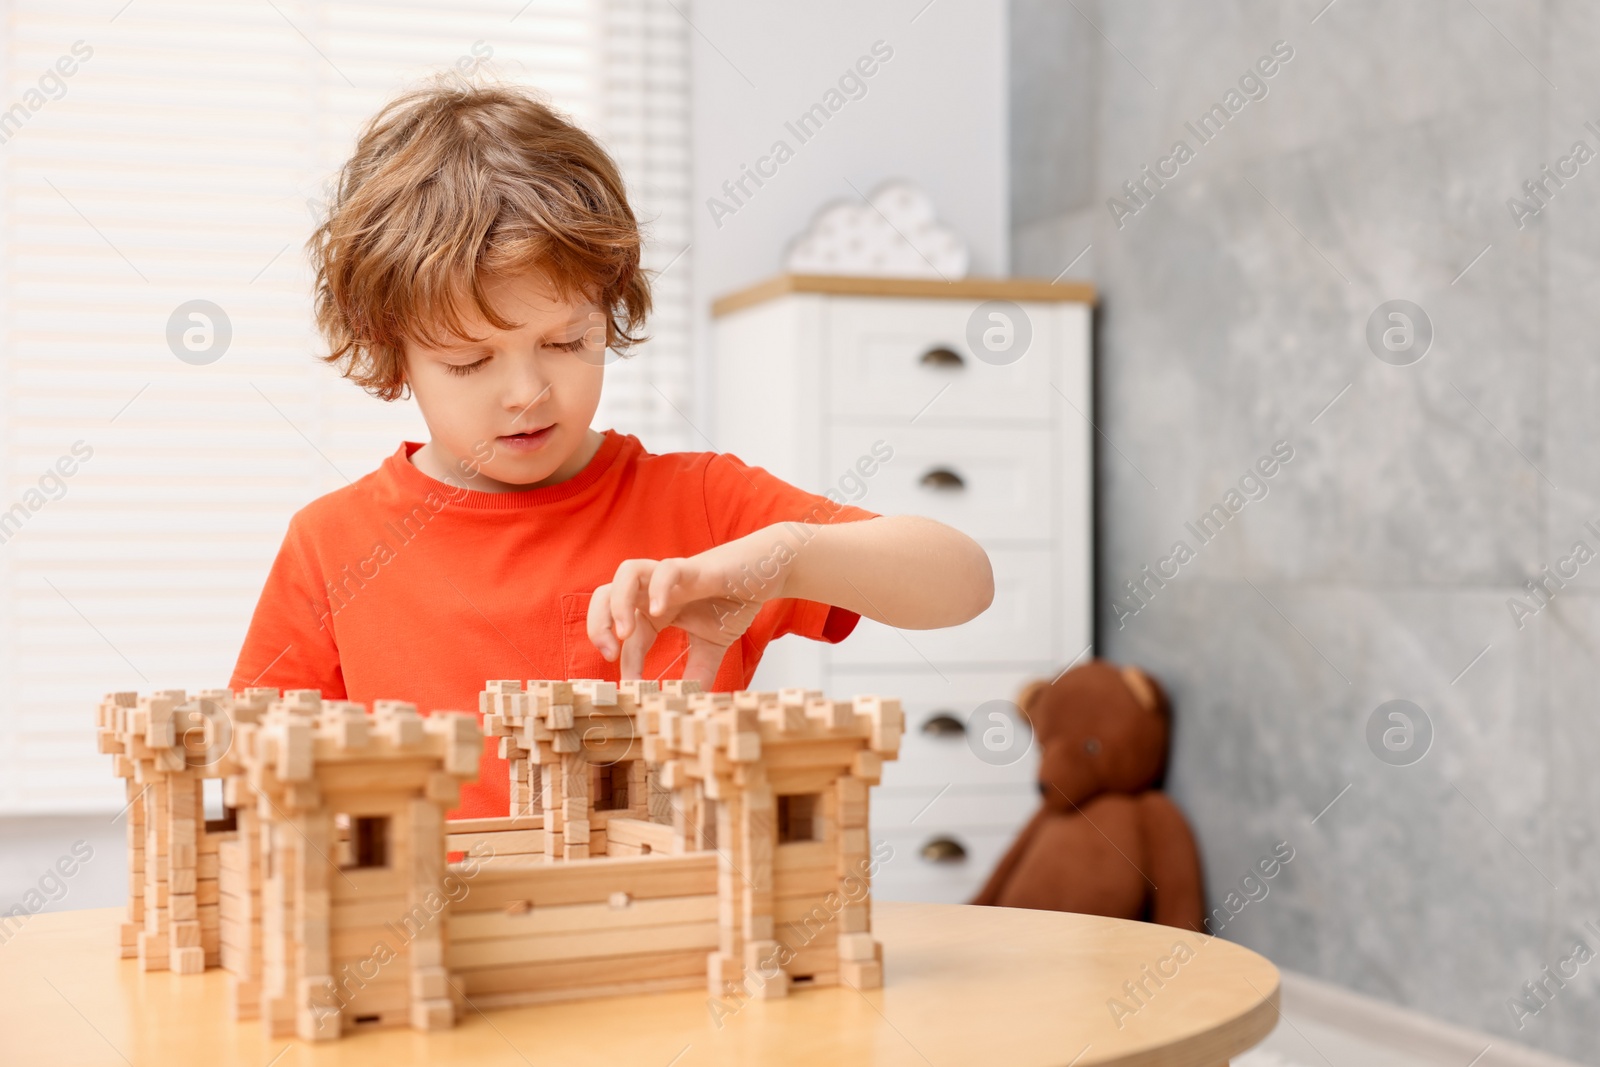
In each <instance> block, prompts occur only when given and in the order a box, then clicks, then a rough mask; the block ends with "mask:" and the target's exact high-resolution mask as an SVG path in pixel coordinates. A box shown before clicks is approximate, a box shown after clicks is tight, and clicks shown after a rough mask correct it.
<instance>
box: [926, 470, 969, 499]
mask: <svg viewBox="0 0 1600 1067" xmlns="http://www.w3.org/2000/svg"><path fill="white" fill-rule="evenodd" d="M966 487H967V483H966V482H965V481H963V480H962V478H961V475H959V474H957V473H956V472H955V471H953V470H950V469H949V468H948V467H935V468H933V470H931V471H929V472H928V473H927V474H924V475H923V476H922V488H924V489H930V490H932V491H933V492H935V493H957V492H960V491H961V490H963V489H965V488H966Z"/></svg>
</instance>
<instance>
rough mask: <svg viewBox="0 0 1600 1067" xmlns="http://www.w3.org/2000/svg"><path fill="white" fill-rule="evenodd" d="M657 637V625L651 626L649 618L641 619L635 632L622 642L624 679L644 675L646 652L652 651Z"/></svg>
mask: <svg viewBox="0 0 1600 1067" xmlns="http://www.w3.org/2000/svg"><path fill="white" fill-rule="evenodd" d="M655 639H656V632H655V627H653V626H651V625H650V623H649V621H648V620H645V619H640V620H639V624H638V625H637V626H635V627H634V630H633V632H632V633H631V634H629V635H628V637H627V639H626V640H624V641H623V642H622V667H621V677H622V678H623V679H625V680H626V679H630V678H643V677H644V654H645V653H646V652H648V651H650V646H651V645H652V644H654V643H655Z"/></svg>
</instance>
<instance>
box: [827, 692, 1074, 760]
mask: <svg viewBox="0 0 1600 1067" xmlns="http://www.w3.org/2000/svg"><path fill="white" fill-rule="evenodd" d="M1059 669H1060V668H1059V667H1055V668H1052V667H1049V666H1040V667H1039V668H1038V669H1036V670H1012V671H955V670H947V671H944V672H943V674H944V677H942V678H941V677H940V676H939V675H937V674H934V673H933V672H932V671H929V670H927V669H926V668H924V669H923V670H922V671H919V672H910V671H907V672H896V673H888V672H884V671H834V672H833V673H832V674H831V676H830V677H829V680H828V684H827V688H828V691H829V692H830V693H834V694H836V695H837V696H838V697H839V698H841V699H843V698H848V697H852V696H855V695H856V694H858V693H876V694H881V695H883V696H892V697H897V698H899V700H900V706H901V707H902V708H904V709H905V713H906V732H905V736H904V737H903V738H901V740H900V757H899V758H898V759H896V760H893V761H890V762H887V763H885V764H884V765H883V786H882V788H884V789H894V790H899V789H903V788H908V787H909V788H916V787H921V786H931V787H932V788H934V789H939V788H940V787H942V786H945V785H954V786H963V785H987V786H996V785H1017V784H1021V785H1024V786H1026V787H1027V788H1032V782H1033V781H1034V775H1035V772H1036V769H1037V767H1038V763H1039V756H1038V752H1037V751H1036V750H1035V748H1034V746H1033V738H1032V735H1031V734H1024V735H1022V736H1021V737H1019V738H1018V741H1017V746H1016V747H1015V748H1013V749H1010V750H1009V751H1007V752H1006V753H1005V754H1004V755H1005V756H1007V757H1011V758H1012V762H1010V763H1000V762H994V763H991V762H988V761H986V760H983V759H980V758H978V756H977V754H976V753H975V752H974V750H973V749H972V748H971V747H969V746H968V741H967V738H968V737H969V736H971V737H973V738H975V739H977V740H978V741H980V742H981V740H982V738H983V731H984V730H987V729H989V728H991V723H990V722H989V721H987V719H984V720H980V721H976V722H974V721H973V717H974V713H975V712H976V711H977V710H978V708H979V706H980V705H982V704H984V703H986V702H988V701H991V700H1006V701H1015V700H1016V698H1017V693H1018V692H1019V691H1020V690H1021V689H1022V687H1023V685H1025V684H1026V683H1028V682H1030V681H1033V680H1034V679H1036V678H1049V677H1051V676H1052V674H1053V671H1055V670H1059Z"/></svg>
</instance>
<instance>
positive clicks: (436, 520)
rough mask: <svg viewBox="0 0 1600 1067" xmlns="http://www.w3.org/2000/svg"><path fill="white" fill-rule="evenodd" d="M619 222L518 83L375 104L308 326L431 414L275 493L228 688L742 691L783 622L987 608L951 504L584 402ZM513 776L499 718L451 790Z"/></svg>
mask: <svg viewBox="0 0 1600 1067" xmlns="http://www.w3.org/2000/svg"><path fill="white" fill-rule="evenodd" d="M640 244H641V238H640V235H639V230H638V227H637V224H636V223H635V220H634V216H633V212H632V211H631V209H630V208H629V206H628V202H627V198H626V195H625V191H624V187H623V183H622V179H621V177H620V175H619V174H618V171H617V168H616V165H615V164H614V163H613V162H612V160H611V159H610V158H609V156H607V154H606V153H605V151H604V150H603V149H602V148H601V147H600V146H599V145H598V144H596V143H595V142H594V141H593V140H592V139H591V138H590V137H589V136H588V135H587V134H585V133H584V132H583V131H582V130H580V129H578V128H577V127H575V126H573V125H572V124H571V123H569V122H568V121H567V120H565V119H564V118H562V117H561V116H559V115H558V114H556V113H555V112H554V111H552V110H551V109H549V108H548V107H546V106H545V105H543V104H542V103H540V102H538V101H537V100H536V99H534V98H533V97H532V96H531V95H529V94H528V93H527V92H525V91H522V90H519V89H516V88H512V87H499V86H495V87H473V88H463V87H461V86H459V85H456V86H440V87H436V88H428V89H421V90H416V91H413V92H411V93H408V94H405V95H403V96H401V97H400V98H398V99H397V100H395V101H393V102H392V103H390V104H389V105H388V106H387V107H385V108H384V109H383V110H382V111H381V112H380V113H379V114H378V115H377V116H376V117H375V118H374V119H373V120H372V121H371V122H370V123H369V124H368V126H367V127H366V129H365V130H363V132H362V134H361V137H360V139H359V141H358V143H357V145H356V150H355V154H354V156H352V158H351V159H350V161H349V162H348V163H347V164H346V165H345V167H344V170H343V172H342V174H341V176H340V182H339V187H338V192H337V195H336V197H335V199H334V203H333V204H332V205H331V207H330V209H329V212H328V216H327V218H326V220H325V221H324V222H323V223H322V225H321V226H320V227H319V228H318V229H317V230H316V232H315V233H314V234H313V236H312V238H311V240H310V241H309V242H308V248H309V250H310V253H311V258H312V263H313V266H314V267H315V269H316V296H315V306H316V316H317V323H318V326H319V328H320V329H321V330H322V332H323V334H324V335H325V336H326V337H327V339H328V341H329V345H330V353H329V355H328V356H327V357H324V358H325V359H326V360H327V361H328V362H330V363H333V364H335V365H337V366H338V367H339V368H340V370H341V372H342V373H343V374H344V376H345V377H347V378H350V379H352V380H353V381H355V382H356V383H358V384H360V385H361V386H362V387H364V388H365V389H367V390H368V391H369V392H372V393H373V394H374V395H376V396H378V397H379V398H380V399H384V400H392V399H395V398H396V397H399V396H403V395H405V390H409V391H410V392H411V394H412V395H414V396H415V397H416V400H417V406H418V407H419V408H420V409H421V411H422V416H423V419H424V421H425V422H426V423H427V426H428V434H429V440H428V442H427V443H426V444H418V443H417V442H412V441H405V442H402V443H401V445H400V447H399V448H398V449H397V450H396V451H395V453H394V454H393V455H391V456H390V457H389V458H388V459H386V460H385V461H384V462H383V464H382V466H381V467H379V469H378V470H377V471H375V472H373V473H371V474H368V475H366V476H365V477H362V478H361V479H359V480H358V481H355V482H353V483H351V484H350V485H348V486H346V487H344V488H342V489H338V490H335V491H334V492H332V493H329V494H327V495H326V496H323V497H321V498H319V499H317V500H314V501H312V502H311V503H310V504H308V505H307V506H306V507H304V508H302V509H301V510H300V511H299V512H297V513H296V514H295V515H294V516H293V518H292V519H291V520H290V523H289V530H288V533H287V535H286V536H285V538H284V542H283V546H282V548H281V549H280V550H279V552H278V555H277V558H276V560H275V562H274V563H273V565H272V569H271V572H270V574H269V575H268V578H267V583H266V587H265V588H264V589H263V590H262V593H261V599H260V602H259V603H258V604H257V606H256V610H255V614H254V617H253V618H252V620H251V623H250V630H249V633H248V634H247V635H246V638H245V642H244V647H243V649H242V650H241V651H240V654H239V660H238V663H237V665H236V667H235V668H234V672H233V677H232V679H231V681H230V682H229V685H230V687H231V688H233V689H234V690H235V691H239V690H243V689H244V688H246V687H248V686H257V685H265V686H277V687H279V688H283V689H319V690H321V691H322V695H323V696H324V697H325V698H328V699H348V700H355V701H360V702H362V703H364V704H367V705H369V706H370V705H371V704H372V702H373V701H375V700H380V699H396V700H407V701H412V702H414V703H415V704H416V705H417V708H418V710H419V711H421V712H423V713H424V714H427V713H429V712H432V711H435V710H438V709H441V708H475V707H477V694H478V692H479V691H480V690H481V689H482V687H483V683H484V681H485V680H486V679H489V678H523V679H527V678H611V679H617V678H619V677H621V678H640V677H643V678H651V679H656V678H675V677H684V678H696V679H699V680H700V681H701V682H702V683H704V684H706V685H707V686H708V687H710V688H713V689H717V690H735V689H741V688H745V687H746V686H747V685H748V684H749V681H750V677H751V675H752V674H753V673H754V671H755V669H756V665H757V663H758V662H759V661H760V658H761V653H762V650H763V649H764V648H765V647H766V645H767V644H768V642H770V641H772V640H773V639H775V638H777V637H779V636H781V635H783V634H788V633H798V634H803V635H805V636H806V637H809V638H812V639H813V640H820V641H829V642H837V641H840V640H843V639H844V637H845V636H846V635H848V634H849V633H850V631H851V630H852V629H853V628H854V626H855V624H856V622H857V621H858V619H859V617H860V616H861V615H867V616H869V617H871V618H874V619H877V620H879V621H881V622H885V623H887V624H889V625H892V626H897V627H905V628H911V629H924V628H930V627H936V626H951V625H955V624H957V623H960V622H964V621H966V620H967V619H970V618H972V617H973V616H974V615H977V614H978V613H979V612H981V611H983V610H984V609H985V608H986V607H988V605H989V602H990V600H991V598H992V597H993V592H994V583H993V575H992V572H991V570H990V567H989V560H988V557H987V556H986V555H985V554H984V552H983V550H982V549H981V548H980V547H979V546H978V545H977V544H976V543H975V542H974V541H972V540H971V539H970V538H968V537H966V536H965V535H963V534H961V533H958V532H957V531H955V530H953V529H950V528H949V527H947V526H944V525H942V524H940V523H936V522H933V521H932V520H929V519H923V518H917V517H915V516H879V515H877V514H875V513H874V512H871V511H867V510H865V509H863V508H858V507H852V506H841V505H835V504H833V503H832V502H831V501H829V500H827V499H825V498H823V497H819V496H816V495H814V494H812V493H807V492H804V491H802V490H800V489H797V488H795V487H794V486H791V485H788V484H787V483H785V482H783V481H781V480H779V479H778V478H775V477H773V476H772V475H771V474H768V473H767V472H766V471H765V470H762V469H761V468H760V467H751V466H747V465H746V464H744V463H742V462H741V461H739V460H738V459H736V458H734V457H733V456H728V455H719V454H716V453H713V452H698V453H669V454H664V455H653V454H651V453H649V452H646V451H645V450H644V448H643V447H642V446H641V445H640V443H639V441H638V439H637V438H635V437H633V436H632V435H628V434H621V433H618V432H617V431H615V430H606V431H603V432H602V431H597V430H595V429H593V428H592V427H591V425H590V423H591V421H592V420H593V417H594V414H595V410H596V408H597V406H598V404H599V401H600V388H601V382H602V380H603V378H604V371H605V365H606V362H607V356H606V353H607V350H608V349H609V350H611V351H612V352H616V353H621V352H623V351H624V350H625V349H626V348H627V347H628V346H630V345H632V344H635V343H637V342H639V341H641V340H644V339H645V338H643V337H642V336H636V335H635V334H634V333H632V332H631V331H634V330H636V329H637V328H638V327H639V326H640V325H642V324H643V322H644V320H645V317H646V314H647V313H648V311H649V308H650V291H649V286H648V282H647V280H646V278H645V277H644V275H643V273H642V272H641V270H640V269H639V252H640ZM774 400H775V402H778V403H781V402H782V399H781V398H774ZM508 794H509V789H508V784H507V769H506V767H505V764H504V761H502V760H500V759H499V757H498V754H497V752H496V749H495V747H494V745H493V743H492V739H491V742H489V743H486V748H485V753H484V764H483V769H482V771H481V772H480V774H479V776H478V780H477V782H476V783H474V784H472V785H469V786H468V787H467V788H465V789H463V791H462V799H461V808H460V809H459V810H458V811H457V812H454V813H452V814H453V815H455V816H458V817H469V818H471V817H481V816H495V815H498V816H504V815H506V814H507V813H508V811H509V795H508Z"/></svg>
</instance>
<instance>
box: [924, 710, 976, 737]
mask: <svg viewBox="0 0 1600 1067" xmlns="http://www.w3.org/2000/svg"><path fill="white" fill-rule="evenodd" d="M922 732H923V733H925V734H927V735H928V736H929V737H962V736H965V734H966V732H967V724H966V723H964V722H962V721H961V720H960V719H958V718H956V717H955V716H954V715H952V714H950V713H949V712H948V711H941V712H939V714H937V715H934V716H933V717H931V718H929V719H928V720H927V721H926V722H924V723H923V724H922Z"/></svg>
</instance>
